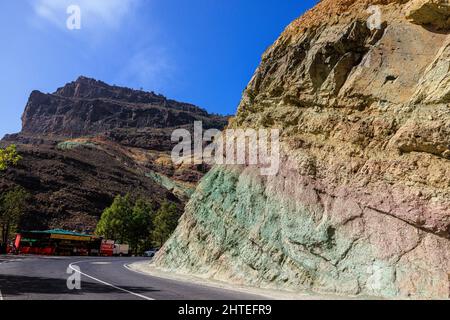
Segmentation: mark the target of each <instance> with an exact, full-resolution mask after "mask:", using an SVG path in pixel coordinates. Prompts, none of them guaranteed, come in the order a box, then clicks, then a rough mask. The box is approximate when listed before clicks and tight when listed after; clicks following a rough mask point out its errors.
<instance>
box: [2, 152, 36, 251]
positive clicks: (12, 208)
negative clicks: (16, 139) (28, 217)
mask: <svg viewBox="0 0 450 320" xmlns="http://www.w3.org/2000/svg"><path fill="white" fill-rule="evenodd" d="M21 159H22V157H21V156H20V155H19V154H18V153H17V150H16V146H15V145H10V146H8V147H7V148H5V149H2V148H0V172H3V171H5V170H6V169H8V168H9V167H11V166H15V165H17V164H18V162H19V161H20V160H21ZM28 197H29V194H28V193H27V191H25V189H23V188H22V187H19V186H16V187H12V188H10V189H8V190H6V191H4V192H2V193H1V194H0V231H1V238H0V254H1V253H5V252H6V245H7V244H8V241H9V239H10V237H11V235H12V234H14V233H15V232H17V227H18V224H19V222H20V218H21V216H22V214H23V212H24V211H25V206H26V202H27V199H28Z"/></svg>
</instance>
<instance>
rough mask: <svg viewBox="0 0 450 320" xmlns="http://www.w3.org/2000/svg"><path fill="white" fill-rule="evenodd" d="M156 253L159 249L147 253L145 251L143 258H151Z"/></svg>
mask: <svg viewBox="0 0 450 320" xmlns="http://www.w3.org/2000/svg"><path fill="white" fill-rule="evenodd" d="M158 251H159V249H150V250H148V251H145V252H144V257H149V258H153V257H154V256H155V255H156V254H157V253H158Z"/></svg>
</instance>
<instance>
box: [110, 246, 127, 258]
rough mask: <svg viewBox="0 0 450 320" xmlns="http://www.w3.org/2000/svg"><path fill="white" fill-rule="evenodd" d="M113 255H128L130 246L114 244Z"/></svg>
mask: <svg viewBox="0 0 450 320" xmlns="http://www.w3.org/2000/svg"><path fill="white" fill-rule="evenodd" d="M113 255H114V256H119V257H123V256H129V255H130V246H129V245H128V244H114V250H113Z"/></svg>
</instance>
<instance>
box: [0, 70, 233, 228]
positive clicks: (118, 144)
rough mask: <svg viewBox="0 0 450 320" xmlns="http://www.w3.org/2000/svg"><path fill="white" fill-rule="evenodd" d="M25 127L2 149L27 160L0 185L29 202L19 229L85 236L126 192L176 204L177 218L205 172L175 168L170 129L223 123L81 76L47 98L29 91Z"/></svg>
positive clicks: (149, 95) (182, 106) (191, 109)
mask: <svg viewBox="0 0 450 320" xmlns="http://www.w3.org/2000/svg"><path fill="white" fill-rule="evenodd" d="M22 121H23V128H22V131H21V132H20V133H18V134H13V135H7V136H6V137H5V138H4V139H3V140H2V142H1V144H2V145H9V144H12V143H14V144H17V145H18V150H19V153H20V154H21V155H22V156H23V158H24V159H23V161H21V162H20V163H19V165H18V166H17V167H16V168H11V169H9V170H8V171H7V172H6V173H5V174H4V175H2V179H1V180H0V190H5V189H6V188H8V187H11V186H12V185H21V186H23V187H24V188H25V189H27V190H28V191H29V192H30V193H31V195H32V197H31V201H30V203H29V205H28V206H27V210H26V213H25V215H24V217H23V219H22V222H21V225H20V227H21V228H23V229H32V230H35V229H46V228H63V229H69V230H76V231H83V232H92V231H93V230H94V229H95V226H96V224H97V221H98V219H99V216H100V214H101V212H102V211H103V210H104V209H105V208H106V207H108V206H109V205H110V204H111V203H112V200H113V198H114V197H115V196H116V195H119V194H122V195H123V194H125V193H127V192H130V193H132V194H135V195H139V196H142V197H144V198H146V199H148V200H149V201H153V202H154V203H155V204H160V203H161V202H163V201H164V200H169V201H172V202H175V203H176V204H177V205H178V208H179V210H180V213H181V212H182V210H183V208H184V205H185V203H186V201H187V199H188V198H189V196H190V195H191V194H192V191H193V189H194V188H195V186H196V184H197V182H198V181H199V179H200V178H201V177H202V176H203V175H204V173H205V172H206V171H207V169H208V168H206V167H205V166H193V165H192V166H189V165H182V166H174V165H173V164H172V161H171V159H170V151H171V150H172V147H173V144H172V142H171V134H172V132H173V130H175V129H177V128H185V129H187V130H189V131H192V130H193V124H194V121H202V122H203V126H204V128H205V129H207V128H211V127H212V128H218V129H222V128H223V127H224V126H225V125H226V123H227V119H226V118H225V117H221V116H215V115H210V114H208V113H207V112H206V111H205V110H203V109H200V108H198V107H196V106H193V105H190V104H186V103H180V102H176V101H173V100H168V99H166V98H165V97H163V96H161V95H156V94H154V93H151V92H144V91H138V90H132V89H128V88H121V87H117V86H110V85H107V84H106V83H104V82H101V81H96V80H94V79H89V78H86V77H80V78H78V79H77V80H76V81H74V82H72V83H69V84H67V85H66V86H64V87H62V88H60V89H58V90H57V91H56V92H54V93H52V94H44V93H41V92H38V91H34V92H32V93H31V95H30V98H29V100H28V103H27V105H26V108H25V111H24V114H23V116H22Z"/></svg>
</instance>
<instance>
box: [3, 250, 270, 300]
mask: <svg viewBox="0 0 450 320" xmlns="http://www.w3.org/2000/svg"><path fill="white" fill-rule="evenodd" d="M146 259H147V260H148V258H98V257H78V258H77V257H38V256H14V257H11V256H8V257H6V256H0V300H261V299H263V297H261V296H256V295H250V294H246V293H241V292H235V291H230V290H225V289H219V288H212V287H208V286H201V285H197V284H192V283H185V282H181V281H174V280H166V279H162V278H157V277H152V276H147V275H144V274H140V273H136V272H134V271H131V270H129V269H127V268H126V265H127V264H131V263H133V262H137V261H142V260H146ZM77 267H78V268H79V270H80V272H81V273H82V274H81V289H80V290H77V289H73V290H70V289H69V288H68V286H67V279H68V277H69V276H70V274H69V273H68V269H69V270H70V271H71V272H72V274H73V269H76V268H77Z"/></svg>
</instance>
